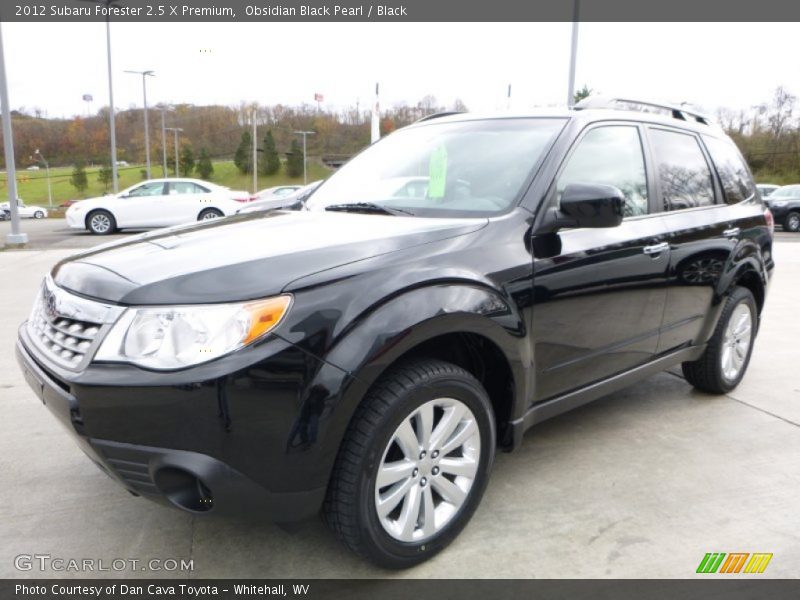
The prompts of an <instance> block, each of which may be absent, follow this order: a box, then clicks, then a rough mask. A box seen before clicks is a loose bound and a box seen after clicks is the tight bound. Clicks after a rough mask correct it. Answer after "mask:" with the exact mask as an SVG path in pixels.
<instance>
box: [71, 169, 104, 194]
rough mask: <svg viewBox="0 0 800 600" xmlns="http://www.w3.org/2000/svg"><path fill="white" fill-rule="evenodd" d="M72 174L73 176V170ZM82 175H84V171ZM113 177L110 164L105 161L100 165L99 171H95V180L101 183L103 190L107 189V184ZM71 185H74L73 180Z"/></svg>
mask: <svg viewBox="0 0 800 600" xmlns="http://www.w3.org/2000/svg"><path fill="white" fill-rule="evenodd" d="M76 168H77V167H76ZM72 176H73V177H75V171H73V172H72ZM83 176H84V177H86V172H85V171H84V174H83ZM113 179H114V171H112V170H111V165H110V164H108V163H107V162H104V163H103V164H102V165H100V171H98V173H97V181H99V182H100V183H102V184H103V191H104V192H107V191H108V184H110V183H111V181H112V180H113ZM72 185H75V183H74V182H73V184H72ZM87 186H88V184H87ZM75 187H78V186H75Z"/></svg>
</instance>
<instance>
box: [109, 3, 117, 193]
mask: <svg viewBox="0 0 800 600" xmlns="http://www.w3.org/2000/svg"><path fill="white" fill-rule="evenodd" d="M109 4H110V1H107V2H106V6H108V5H109ZM109 15H110V11H109ZM106 52H107V53H108V105H109V106H108V121H109V123H108V125H109V128H110V129H111V179H112V186H113V189H114V193H115V194H116V193H117V192H119V178H118V174H117V126H116V122H115V121H114V84H113V83H112V78H111V17H110V16H108V17H106Z"/></svg>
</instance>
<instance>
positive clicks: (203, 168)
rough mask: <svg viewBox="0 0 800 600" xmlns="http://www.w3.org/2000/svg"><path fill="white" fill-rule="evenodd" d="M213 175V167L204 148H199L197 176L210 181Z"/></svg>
mask: <svg viewBox="0 0 800 600" xmlns="http://www.w3.org/2000/svg"><path fill="white" fill-rule="evenodd" d="M213 173H214V165H212V164H211V158H209V156H208V152H207V151H206V149H205V148H200V159H199V160H198V161H197V174H198V175H200V177H201V178H203V179H211V175H212V174H213Z"/></svg>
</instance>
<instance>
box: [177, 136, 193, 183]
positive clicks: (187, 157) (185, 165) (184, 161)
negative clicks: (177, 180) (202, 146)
mask: <svg viewBox="0 0 800 600" xmlns="http://www.w3.org/2000/svg"><path fill="white" fill-rule="evenodd" d="M180 163H181V173H183V176H184V177H189V176H190V175H191V174H192V171H194V166H195V161H194V152H193V151H192V147H191V146H190V145H189V144H184V145H183V146H182V147H181V158H180Z"/></svg>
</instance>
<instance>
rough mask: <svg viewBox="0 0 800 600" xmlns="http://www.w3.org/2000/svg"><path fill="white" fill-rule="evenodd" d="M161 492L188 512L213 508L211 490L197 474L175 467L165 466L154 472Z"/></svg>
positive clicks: (205, 510)
mask: <svg viewBox="0 0 800 600" xmlns="http://www.w3.org/2000/svg"><path fill="white" fill-rule="evenodd" d="M154 479H155V483H156V486H158V489H159V490H161V493H162V494H164V496H166V498H167V499H168V500H169V501H170V502H172V503H173V504H174V505H175V506H177V507H178V508H182V509H183V510H188V511H190V512H207V511H209V510H211V509H212V508H214V497H213V496H212V494H211V490H210V489H208V486H206V485H205V484H204V483H203V482H202V481H201V480H200V479H199V478H198V477H197V476H195V475H193V474H192V473H190V472H189V471H186V470H184V469H179V468H177V467H165V468H163V469H159V470H158V471H156V473H155V477H154Z"/></svg>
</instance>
